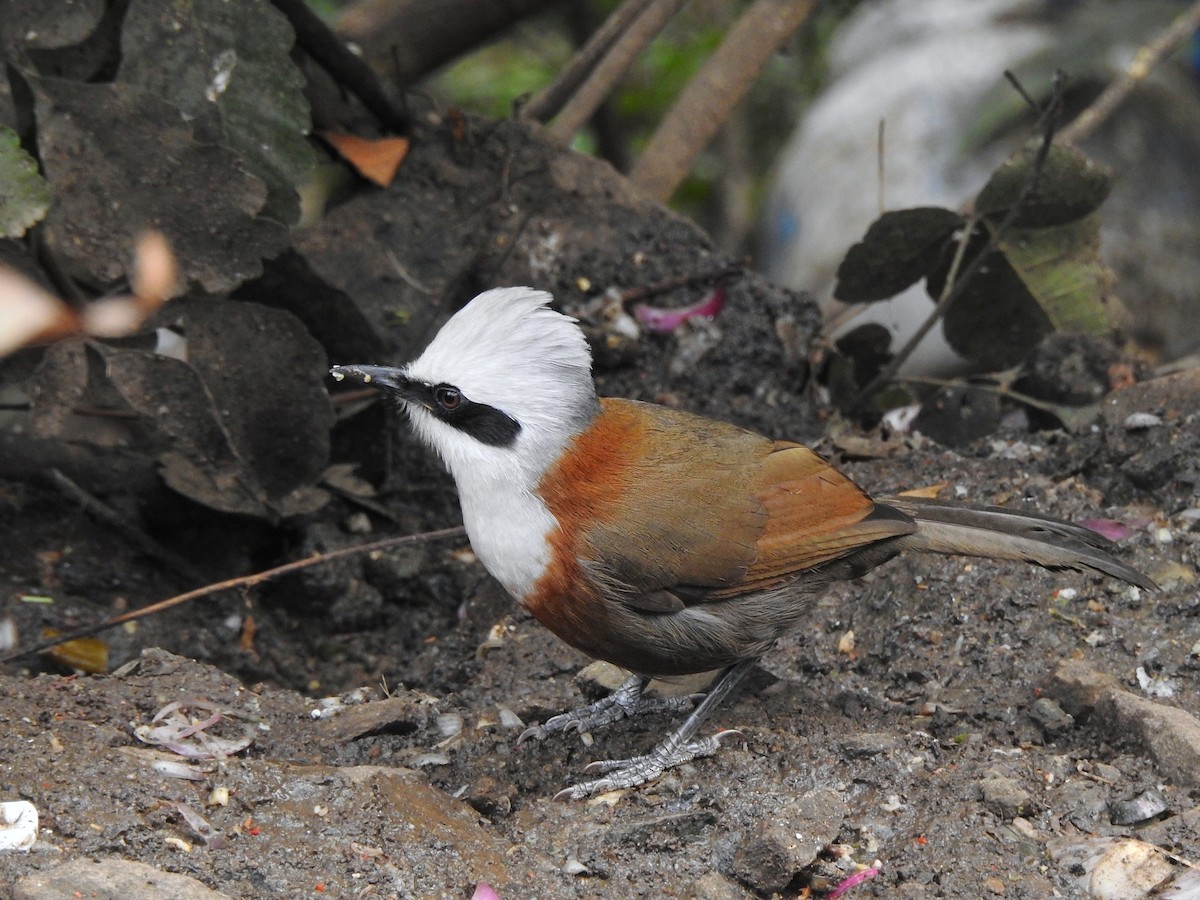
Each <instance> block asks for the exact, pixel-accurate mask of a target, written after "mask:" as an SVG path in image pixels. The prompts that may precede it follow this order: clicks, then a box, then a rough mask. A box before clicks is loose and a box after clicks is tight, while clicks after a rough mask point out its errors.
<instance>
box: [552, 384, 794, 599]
mask: <svg viewBox="0 0 1200 900" xmlns="http://www.w3.org/2000/svg"><path fill="white" fill-rule="evenodd" d="M602 402H603V407H602V409H603V411H602V413H601V418H600V420H598V421H597V423H596V425H594V426H593V427H592V429H590V431H589V432H588V433H587V435H586V436H584V438H583V440H586V441H588V442H599V441H603V445H602V446H601V445H596V446H592V445H591V444H590V443H589V445H587V446H584V445H580V446H577V447H575V448H574V450H575V453H574V454H573V456H574V458H576V459H581V460H588V461H589V462H588V466H587V469H586V470H583V469H582V468H581V469H579V470H576V471H571V472H568V471H565V470H563V471H561V472H556V473H555V479H556V481H555V483H554V484H552V485H547V486H546V487H547V493H548V494H549V495H552V496H555V497H558V496H563V497H566V496H567V494H568V493H569V494H570V497H569V502H567V503H561V504H558V505H552V511H553V512H554V513H555V515H556V516H558V517H559V519H560V521H562V517H563V516H564V515H567V510H568V509H576V510H578V509H586V510H588V520H589V521H590V522H591V524H590V526H589V527H588V528H587V529H586V530H585V531H584V533H583V535H582V539H581V540H580V542H579V547H578V548H577V556H578V558H579V561H580V564H581V566H582V567H583V569H584V571H585V572H587V573H588V574H589V575H590V576H591V578H592V579H593V580H594V581H595V582H596V583H597V584H598V585H600V586H601V588H602V589H603V590H604V593H605V594H606V595H608V596H610V597H620V598H621V599H622V600H624V601H625V602H627V603H629V604H630V605H632V606H636V607H639V608H641V607H642V606H643V604H645V605H646V607H647V610H648V611H655V612H659V611H663V610H664V609H669V608H672V607H675V606H676V605H677V604H678V606H682V605H683V601H673V600H672V599H671V598H670V596H669V595H668V596H663V595H661V594H657V595H656V592H659V591H661V590H662V589H664V588H665V589H667V590H668V591H670V590H672V589H674V588H676V587H678V586H681V585H683V586H689V587H691V588H699V589H702V590H703V589H710V588H714V587H725V586H729V585H732V584H735V583H737V582H738V581H739V580H740V579H741V578H742V577H743V576H744V575H745V573H746V571H747V569H748V568H749V567H750V565H751V563H753V561H754V559H755V558H756V556H757V555H758V539H759V536H760V535H761V534H762V531H763V528H764V526H765V525H766V522H767V512H766V510H765V509H764V508H763V505H762V503H761V502H760V501H759V499H758V498H757V496H756V495H755V483H756V479H757V471H758V467H759V465H760V463H761V461H762V459H763V458H764V457H766V456H768V455H770V453H771V448H772V442H771V441H770V440H769V439H767V438H764V437H762V436H761V435H757V434H754V433H753V432H749V431H745V430H743V429H741V428H737V427H735V426H733V425H729V424H726V423H724V422H715V421H712V420H710V419H705V418H701V417H699V416H694V415H691V414H690V413H685V412H680V411H677V410H672V409H667V408H664V407H661V406H655V405H651V404H645V403H637V402H634V401H629V400H613V399H605V400H604V401H602Z"/></svg>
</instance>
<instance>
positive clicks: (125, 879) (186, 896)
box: [13, 859, 230, 900]
mask: <svg viewBox="0 0 1200 900" xmlns="http://www.w3.org/2000/svg"><path fill="white" fill-rule="evenodd" d="M77 897H87V898H89V900H230V898H229V895H228V894H222V893H220V892H219V891H214V890H213V889H212V888H209V887H206V886H205V885H204V884H202V883H201V882H199V881H197V880H196V879H195V878H188V877H187V876H186V875H176V874H174V873H172V872H162V871H160V870H158V869H156V868H154V866H148V865H146V864H145V863H140V862H131V861H130V860H125V859H74V860H71V861H70V862H66V863H63V864H62V865H60V866H55V867H54V868H52V869H47V870H46V871H44V872H37V873H35V874H33V875H28V876H26V877H25V878H22V879H21V880H20V881H18V882H17V883H16V884H15V885H14V886H13V898H14V900H75V898H77Z"/></svg>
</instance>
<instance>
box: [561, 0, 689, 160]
mask: <svg viewBox="0 0 1200 900" xmlns="http://www.w3.org/2000/svg"><path fill="white" fill-rule="evenodd" d="M686 2H687V0H650V3H649V4H648V5H647V6H646V7H645V8H644V9H642V10H641V12H640V14H639V15H638V16H637V17H636V18H635V19H634V20H633V21H632V22H630V23H629V25H628V26H627V27H626V28H625V29H624V30H623V32H622V33H621V35H620V37H619V38H617V39H616V40H615V41H614V42H613V43H612V44H610V46H609V47H608V49H607V51H606V52H605V53H604V54H603V56H602V58H601V59H599V60H598V61H597V62H596V63H595V65H594V66H592V68H591V73H590V74H589V75H588V76H587V78H586V79H585V80H583V81H582V83H581V84H580V85H579V89H578V90H577V91H576V92H575V95H574V96H573V97H572V98H571V99H570V100H569V101H567V102H566V103H565V104H564V105H563V106H562V110H561V112H559V114H558V116H557V117H556V118H555V120H554V124H552V125H551V126H550V128H549V129H548V130H549V132H550V134H551V135H552V136H553V137H554V138H556V139H557V140H560V141H562V142H563V143H566V142H568V141H570V140H571V138H573V137H574V136H575V134H576V133H577V132H578V131H579V130H580V129H581V128H583V126H584V125H586V124H587V123H588V120H589V119H591V118H592V116H593V115H594V114H595V112H596V110H597V109H599V108H600V104H601V103H603V102H604V100H605V98H607V97H608V96H609V94H611V93H612V92H613V89H614V88H615V87H616V86H617V83H618V82H619V81H620V80H621V79H622V78H623V77H624V76H625V73H626V72H627V71H629V67H630V66H631V65H633V61H634V60H635V59H637V55H638V54H639V53H641V52H642V50H643V49H645V47H646V45H647V44H649V43H650V41H652V40H653V39H654V37H655V35H657V34H658V33H659V32H660V31H662V30H663V28H665V27H666V24H667V23H668V22H669V21H671V18H672V17H673V16H674V15H675V13H677V12H678V11H679V10H680V8H681V7H682V6H683V5H684V4H685V3H686Z"/></svg>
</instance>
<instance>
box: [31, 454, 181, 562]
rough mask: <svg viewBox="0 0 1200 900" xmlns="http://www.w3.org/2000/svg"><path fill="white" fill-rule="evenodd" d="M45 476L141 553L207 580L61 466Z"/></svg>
mask: <svg viewBox="0 0 1200 900" xmlns="http://www.w3.org/2000/svg"><path fill="white" fill-rule="evenodd" d="M46 479H47V480H48V481H49V482H50V484H52V485H53V486H54V487H55V488H56V489H57V490H58V491H59V492H60V493H62V494H64V495H66V496H67V497H69V498H70V499H72V500H74V501H75V502H76V503H78V504H79V505H80V506H81V507H83V509H84V511H86V512H87V513H89V514H90V515H92V516H94V517H95V518H96V519H98V520H99V521H100V522H101V523H102V524H104V525H108V526H110V527H111V528H112V529H113V530H115V531H116V532H117V533H119V534H120V535H121V536H122V537H123V538H125V539H126V540H127V541H129V542H130V543H131V544H133V545H134V546H135V547H137V548H138V550H140V551H141V552H142V553H145V554H146V555H147V556H149V557H150V558H151V559H153V560H156V561H157V562H159V563H161V564H162V565H164V566H166V567H167V568H168V569H170V570H171V571H172V572H174V573H175V574H176V575H179V576H182V577H183V578H185V579H187V581H190V582H192V583H193V584H194V583H195V582H197V581H203V580H204V576H203V575H201V574H200V570H199V569H197V568H196V567H195V566H193V565H192V564H191V563H190V562H188V560H186V559H184V558H183V557H182V556H180V555H179V554H178V553H173V552H172V551H170V550H168V549H167V548H166V547H164V546H163V545H162V544H160V543H158V541H156V540H154V538H152V537H150V535H148V534H146V532H145V531H143V530H142V529H141V528H139V527H138V526H137V525H136V524H134V523H133V522H131V521H130V520H129V519H128V518H126V517H125V516H123V515H121V514H120V513H119V512H117V511H116V510H115V509H113V508H112V507H111V506H109V505H108V504H107V503H105V502H104V501H102V500H100V499H99V498H98V497H94V496H93V495H91V494H89V493H88V492H87V491H85V490H84V489H83V488H81V487H80V486H79V485H78V484H76V483H75V482H74V481H72V480H71V479H70V478H68V477H67V476H66V475H64V474H63V473H62V471H60V470H59V469H50V471H49V472H47V473H46Z"/></svg>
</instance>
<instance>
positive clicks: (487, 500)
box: [456, 471, 558, 601]
mask: <svg viewBox="0 0 1200 900" xmlns="http://www.w3.org/2000/svg"><path fill="white" fill-rule="evenodd" d="M456 480H457V482H458V492H459V500H460V502H461V503H462V512H463V524H464V525H466V527H467V536H468V537H470V539H471V547H472V548H473V549H474V550H475V555H476V556H478V557H479V561H480V562H482V563H483V565H484V567H485V568H486V569H487V570H488V572H490V573H491V574H492V577H494V578H495V579H496V580H497V581H499V582H500V583H501V584H502V585H504V589H505V590H507V591H508V592H509V593H510V594H512V596H513V597H515V598H516V599H517V600H518V601H520V600H524V599H525V597H526V596H528V595H529V593H530V591H532V589H533V586H534V584H535V583H536V582H537V580H538V579H539V578H541V577H542V573H543V572H545V571H546V567H547V566H548V565H549V564H550V544H549V537H550V534H551V532H552V531H554V529H555V528H556V527H557V525H558V523H557V522H556V521H555V518H554V516H553V515H552V514H551V513H550V510H549V509H547V508H546V504H545V503H544V502H543V501H542V499H541V497H539V496H538V495H537V494H535V493H533V492H531V491H529V490H528V489H527V488H526V487H525V486H524V485H523V484H520V483H518V482H517V481H516V480H515V479H513V480H508V479H503V478H496V477H491V478H487V477H478V473H475V477H473V476H472V475H470V474H467V475H464V473H462V472H461V471H460V472H459V473H458V475H457V478H456Z"/></svg>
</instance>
